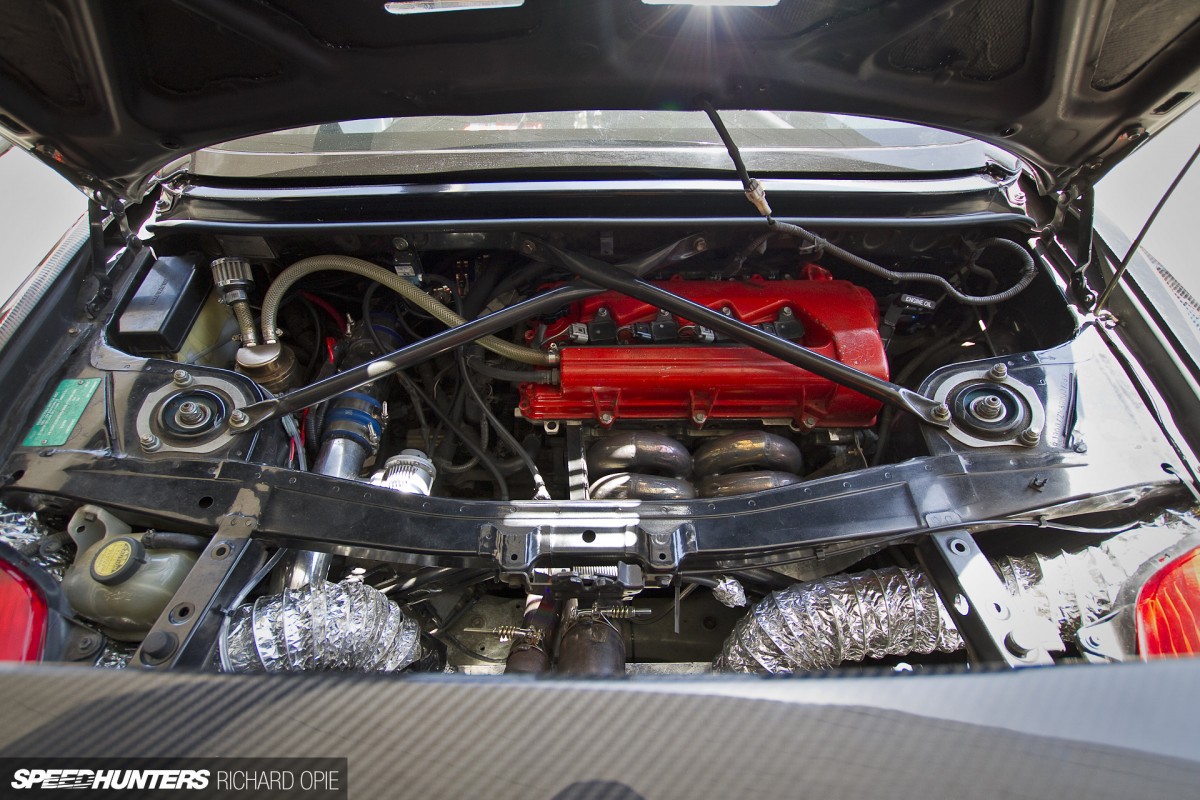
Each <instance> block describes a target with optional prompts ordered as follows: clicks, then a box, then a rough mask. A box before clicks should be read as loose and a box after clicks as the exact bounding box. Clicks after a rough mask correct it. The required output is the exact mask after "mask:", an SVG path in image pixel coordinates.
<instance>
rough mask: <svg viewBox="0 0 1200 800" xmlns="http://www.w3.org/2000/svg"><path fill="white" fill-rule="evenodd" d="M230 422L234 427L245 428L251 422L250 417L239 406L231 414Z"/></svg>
mask: <svg viewBox="0 0 1200 800" xmlns="http://www.w3.org/2000/svg"><path fill="white" fill-rule="evenodd" d="M229 424H230V426H231V427H234V428H244V427H246V426H247V425H249V424H250V417H249V416H248V415H247V414H246V412H245V411H242V410H241V409H240V408H239V409H237V410H236V411H234V412H233V413H232V414H230V415H229Z"/></svg>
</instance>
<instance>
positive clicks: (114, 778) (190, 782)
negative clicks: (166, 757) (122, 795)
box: [9, 769, 209, 789]
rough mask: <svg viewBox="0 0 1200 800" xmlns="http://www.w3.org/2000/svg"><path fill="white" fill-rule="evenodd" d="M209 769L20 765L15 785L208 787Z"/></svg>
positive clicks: (15, 787) (145, 787) (15, 777)
mask: <svg viewBox="0 0 1200 800" xmlns="http://www.w3.org/2000/svg"><path fill="white" fill-rule="evenodd" d="M208 775H209V772H208V770H206V769H102V770H90V769H19V770H17V771H16V773H15V774H14V775H13V779H12V782H11V783H10V784H9V785H10V786H12V788H14V789H207V788H208Z"/></svg>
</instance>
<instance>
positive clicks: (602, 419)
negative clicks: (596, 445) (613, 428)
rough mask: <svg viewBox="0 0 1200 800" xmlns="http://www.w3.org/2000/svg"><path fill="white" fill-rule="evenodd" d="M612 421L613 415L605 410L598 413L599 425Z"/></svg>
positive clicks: (608, 423) (610, 423)
mask: <svg viewBox="0 0 1200 800" xmlns="http://www.w3.org/2000/svg"><path fill="white" fill-rule="evenodd" d="M612 422H613V415H612V414H610V413H608V412H607V411H605V412H604V413H603V414H601V415H600V424H601V425H612Z"/></svg>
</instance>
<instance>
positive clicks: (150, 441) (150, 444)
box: [138, 433, 162, 453]
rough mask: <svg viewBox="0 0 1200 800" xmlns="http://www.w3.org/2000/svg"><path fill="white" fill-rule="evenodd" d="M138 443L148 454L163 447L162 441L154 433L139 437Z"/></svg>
mask: <svg viewBox="0 0 1200 800" xmlns="http://www.w3.org/2000/svg"><path fill="white" fill-rule="evenodd" d="M138 442H140V443H141V445H142V449H143V450H145V451H146V452H147V453H153V452H154V451H155V450H157V449H158V448H160V447H162V440H161V439H159V438H158V437H157V436H155V435H154V434H153V433H143V434H142V435H141V436H140V437H138Z"/></svg>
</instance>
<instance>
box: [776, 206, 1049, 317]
mask: <svg viewBox="0 0 1200 800" xmlns="http://www.w3.org/2000/svg"><path fill="white" fill-rule="evenodd" d="M771 224H772V225H773V226H774V227H775V228H776V229H778V230H779V231H780V232H782V233H791V234H794V235H796V236H799V237H800V238H802V239H807V240H808V241H810V242H812V243H813V244H814V245H816V246H818V247H820V248H821V249H822V250H824V251H825V252H826V253H828V254H830V255H831V256H834V257H836V258H838V259H840V260H842V261H844V262H846V263H847V264H850V265H851V266H854V267H858V268H859V269H861V270H863V271H864V272H869V273H871V274H872V275H875V276H877V277H880V278H884V279H885V280H889V281H891V282H893V283H899V282H900V281H912V282H914V283H933V284H936V285H938V286H939V287H941V288H942V290H943V291H945V292H946V294H948V295H950V297H952V298H954V299H955V300H957V301H958V302H960V303H965V304H966V305H971V306H987V305H991V304H992V303H1003V302H1004V301H1005V300H1011V299H1012V298H1014V297H1016V296H1017V295H1018V294H1020V293H1021V292H1023V291H1025V288H1026V287H1028V286H1029V284H1031V283H1033V279H1034V278H1035V277H1036V276H1037V268H1036V266H1035V264H1034V261H1033V256H1032V255H1030V254H1029V251H1028V250H1026V249H1025V248H1024V247H1022V246H1021V245H1019V244H1017V243H1016V242H1014V241H1011V240H1009V239H999V238H996V239H987V240H985V241H984V242H983V243H982V244H980V245H979V251H978V252H977V254H976V256H977V257H978V253H981V252H983V251H984V250H985V249H987V248H989V247H1003V248H1004V249H1006V250H1008V251H1009V252H1010V253H1013V254H1014V255H1017V256H1019V257H1020V259H1021V262H1022V268H1021V278H1020V280H1018V281H1017V283H1016V284H1015V285H1014V286H1013V287H1012V288H1010V289H1006V290H1004V291H1003V292H998V293H996V294H989V295H984V296H976V295H969V294H963V293H962V292H960V291H959V290H958V289H956V288H955V287H954V286H953V285H951V283H950V281H948V280H946V279H945V278H943V277H942V276H941V275H934V274H932V273H929V272H895V271H893V270H890V269H888V268H887V267H882V266H880V265H879V264H876V263H875V262H873V261H868V260H867V259H865V258H863V257H862V256H858V255H855V254H854V253H851V252H850V251H849V250H844V249H842V248H841V247H838V246H837V245H835V244H833V243H832V242H830V241H828V240H827V239H823V238H821V237H820V236H818V235H817V234H815V233H813V232H812V231H809V230H805V229H804V228H801V227H800V226H799V225H793V224H791V223H790V222H779V221H778V220H772V221H771Z"/></svg>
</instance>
